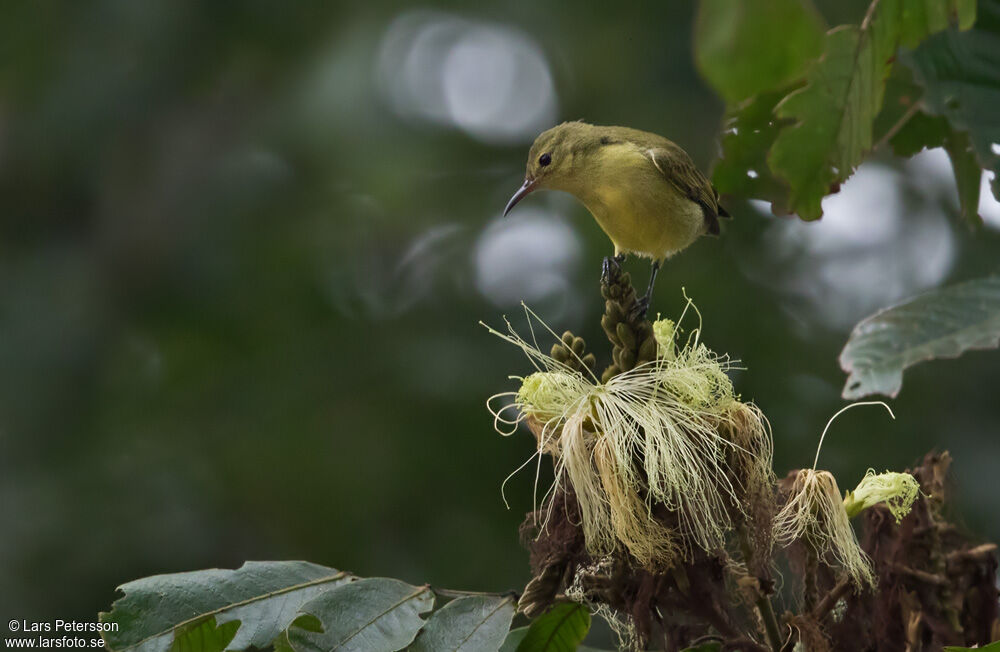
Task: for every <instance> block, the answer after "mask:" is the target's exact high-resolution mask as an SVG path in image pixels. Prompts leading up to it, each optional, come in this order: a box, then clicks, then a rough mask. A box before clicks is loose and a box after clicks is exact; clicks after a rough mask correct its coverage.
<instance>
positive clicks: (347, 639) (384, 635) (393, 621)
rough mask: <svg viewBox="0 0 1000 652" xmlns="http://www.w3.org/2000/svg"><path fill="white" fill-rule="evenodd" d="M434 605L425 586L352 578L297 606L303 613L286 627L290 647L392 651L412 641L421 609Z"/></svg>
mask: <svg viewBox="0 0 1000 652" xmlns="http://www.w3.org/2000/svg"><path fill="white" fill-rule="evenodd" d="M433 607H434V594H433V593H432V592H431V590H430V588H429V587H427V586H411V585H409V584H407V583H406V582H401V581H399V580H393V579H386V578H372V579H366V580H358V581H357V582H352V583H350V584H345V585H342V586H339V587H337V588H335V589H332V590H330V591H326V592H324V593H322V594H320V595H319V596H317V597H316V598H314V599H312V600H310V601H309V602H307V603H306V604H304V605H302V608H301V610H300V611H301V613H302V614H303V616H307V617H313V618H315V619H316V621H318V624H319V626H320V631H316V629H317V628H316V627H315V624H316V622H315V621H312V622H311V621H308V620H305V621H303V620H300V619H299V618H296V620H295V621H294V622H293V623H292V625H291V626H290V627H289V628H288V634H287V639H288V643H289V644H290V645H291V647H292V648H293V649H294V650H295V651H296V652H333V651H334V650H336V651H337V652H394V651H395V650H401V649H403V648H405V647H406V646H407V645H409V644H410V643H412V642H413V639H414V637H416V635H417V633H418V632H419V631H420V628H421V627H423V626H424V622H425V621H424V619H423V618H422V617H421V614H424V613H426V612H428V611H430V610H431V609H432V608H433Z"/></svg>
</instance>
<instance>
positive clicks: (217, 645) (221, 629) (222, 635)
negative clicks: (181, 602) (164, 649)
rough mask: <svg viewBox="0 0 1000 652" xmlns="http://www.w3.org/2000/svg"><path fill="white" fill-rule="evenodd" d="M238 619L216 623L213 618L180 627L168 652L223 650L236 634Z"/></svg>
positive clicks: (238, 624)
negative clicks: (221, 623)
mask: <svg viewBox="0 0 1000 652" xmlns="http://www.w3.org/2000/svg"><path fill="white" fill-rule="evenodd" d="M239 628H240V621H238V620H231V621H229V622H228V623H225V624H224V625H221V626H219V625H217V624H216V622H215V618H209V619H208V620H204V621H201V622H196V623H192V624H190V625H187V626H184V627H181V628H180V629H178V630H177V633H176V635H175V636H174V642H173V643H172V644H171V645H170V652H223V650H225V649H226V646H227V645H229V643H230V642H231V641H232V640H233V637H235V636H236V631H237V630H238V629H239Z"/></svg>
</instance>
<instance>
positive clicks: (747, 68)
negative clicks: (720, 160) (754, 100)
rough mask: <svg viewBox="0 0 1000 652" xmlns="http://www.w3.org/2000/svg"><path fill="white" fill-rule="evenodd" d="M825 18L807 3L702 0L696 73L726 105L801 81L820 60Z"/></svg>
mask: <svg viewBox="0 0 1000 652" xmlns="http://www.w3.org/2000/svg"><path fill="white" fill-rule="evenodd" d="M823 31H824V25H823V19H822V17H821V16H820V14H819V12H817V11H816V8H815V7H813V6H812V3H811V2H808V0H805V1H804V0H701V2H699V3H698V14H697V17H696V18H695V28H694V41H695V48H694V52H695V63H696V65H697V66H698V71H699V72H700V73H701V74H702V76H703V77H705V79H707V80H708V82H709V83H710V84H712V86H713V87H714V88H715V90H716V91H717V92H718V93H719V95H721V96H722V97H723V98H724V99H725V100H726V102H727V103H736V102H740V101H742V100H744V99H746V98H748V97H751V96H753V95H756V94H757V93H760V92H762V91H768V90H773V89H775V88H777V87H779V86H784V85H785V84H787V83H789V82H791V81H793V80H796V79H799V78H800V77H801V76H802V74H803V72H804V71H805V69H806V67H807V66H808V65H809V63H811V62H812V60H813V59H815V58H816V57H818V56H819V55H820V52H821V47H822V42H823Z"/></svg>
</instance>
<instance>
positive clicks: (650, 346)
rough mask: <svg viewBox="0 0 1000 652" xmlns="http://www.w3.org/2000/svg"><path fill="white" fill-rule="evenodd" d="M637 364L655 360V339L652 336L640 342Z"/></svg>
mask: <svg viewBox="0 0 1000 652" xmlns="http://www.w3.org/2000/svg"><path fill="white" fill-rule="evenodd" d="M636 359H637V360H638V361H639V362H649V361H650V360H655V359H656V338H654V337H653V336H652V335H650V336H649V337H647V338H646V339H645V340H643V341H642V344H641V345H640V346H639V355H638V356H637V358H636Z"/></svg>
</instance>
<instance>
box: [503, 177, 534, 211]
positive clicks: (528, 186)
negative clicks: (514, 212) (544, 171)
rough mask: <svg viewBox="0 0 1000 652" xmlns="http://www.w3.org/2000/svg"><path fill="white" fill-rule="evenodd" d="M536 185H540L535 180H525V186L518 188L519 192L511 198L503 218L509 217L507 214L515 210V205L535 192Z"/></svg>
mask: <svg viewBox="0 0 1000 652" xmlns="http://www.w3.org/2000/svg"><path fill="white" fill-rule="evenodd" d="M536 185H538V182H537V181H536V180H535V179H531V178H528V179H525V180H524V184H523V185H522V186H521V187H520V188H518V190H517V192H515V193H514V196H513V197H511V198H510V201H509V202H507V208H505V209H503V216H504V217H507V213H509V212H510V211H511V209H512V208H514V205H515V204H517V202H519V201H521V200H522V199H524V197H525V195H527V194H528V193H529V192H531V191H532V190H534V189H535V186H536Z"/></svg>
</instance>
